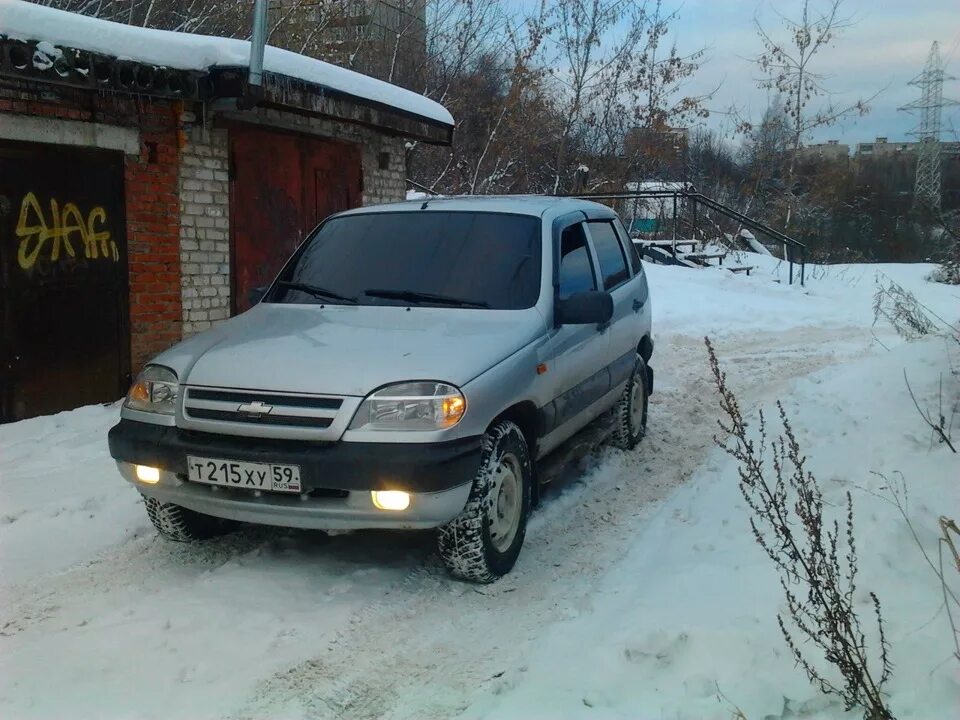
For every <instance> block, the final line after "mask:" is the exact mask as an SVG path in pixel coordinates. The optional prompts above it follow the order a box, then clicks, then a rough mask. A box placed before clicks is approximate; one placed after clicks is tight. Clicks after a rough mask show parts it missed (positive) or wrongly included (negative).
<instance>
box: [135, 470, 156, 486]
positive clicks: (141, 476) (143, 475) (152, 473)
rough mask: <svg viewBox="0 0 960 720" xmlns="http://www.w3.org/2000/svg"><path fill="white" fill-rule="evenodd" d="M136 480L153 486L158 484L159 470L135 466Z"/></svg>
mask: <svg viewBox="0 0 960 720" xmlns="http://www.w3.org/2000/svg"><path fill="white" fill-rule="evenodd" d="M137 480H140V481H141V482H145V483H150V484H151V485H155V484H156V483H158V482H160V468H155V467H150V466H149V465H137Z"/></svg>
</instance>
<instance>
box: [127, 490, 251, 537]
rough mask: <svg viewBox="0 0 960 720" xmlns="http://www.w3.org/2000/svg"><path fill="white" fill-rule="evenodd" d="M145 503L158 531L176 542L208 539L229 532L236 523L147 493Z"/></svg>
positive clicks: (151, 520) (144, 497) (144, 498)
mask: <svg viewBox="0 0 960 720" xmlns="http://www.w3.org/2000/svg"><path fill="white" fill-rule="evenodd" d="M143 504H144V505H145V506H146V508H147V515H148V516H149V517H150V522H152V523H153V526H154V527H155V528H156V529H157V532H158V533H160V535H162V536H163V537H165V538H166V539H167V540H173V541H174V542H196V541H198V540H207V539H208V538H212V537H216V536H217V535H223V534H225V533H228V532H230V531H231V530H233V529H234V527H235V523H232V522H230V521H229V520H222V519H221V518H216V517H212V516H210V515H204V514H202V513H198V512H194V511H193V510H188V509H187V508H185V507H181V506H180V505H175V504H173V503H165V502H160V501H159V500H157V499H156V498H152V497H147V496H146V495H144V496H143Z"/></svg>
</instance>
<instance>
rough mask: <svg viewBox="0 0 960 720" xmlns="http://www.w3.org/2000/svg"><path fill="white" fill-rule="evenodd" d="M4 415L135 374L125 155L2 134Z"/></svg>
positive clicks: (116, 387)
mask: <svg viewBox="0 0 960 720" xmlns="http://www.w3.org/2000/svg"><path fill="white" fill-rule="evenodd" d="M0 285H2V287H0V323H2V327H0V337H2V343H0V421H3V422H9V421H13V420H20V419H23V418H28V417H34V416H36V415H43V414H48V413H53V412H58V411H60V410H66V409H70V408H74V407H78V406H80V405H86V404H90V403H97V402H108V401H112V400H116V399H117V398H119V397H120V396H121V395H123V393H124V391H125V390H126V388H127V386H128V384H129V381H130V337H129V315H128V303H129V298H128V290H127V242H126V219H125V215H124V186H123V155H122V154H121V153H119V152H109V151H103V150H87V149H81V148H71V147H64V146H57V145H40V144H33V143H14V142H0Z"/></svg>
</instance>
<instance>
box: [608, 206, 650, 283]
mask: <svg viewBox="0 0 960 720" xmlns="http://www.w3.org/2000/svg"><path fill="white" fill-rule="evenodd" d="M613 225H614V227H616V229H617V232H618V233H619V235H620V239H621V240H622V241H623V244H624V245H625V246H626V247H627V248H629V250H628V251H627V254H628V255H629V256H630V266H631V267H632V268H633V274H634V275H640V274H641V273H643V264H642V263H641V262H640V252H639V250H637V244H636V243H635V242H633V240H632V239H631V238H630V234H629V233H628V232H627V229H626V228H625V227H624V226H623V223H622V222H620V220H619V219H618V220H614V221H613Z"/></svg>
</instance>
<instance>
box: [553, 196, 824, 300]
mask: <svg viewBox="0 0 960 720" xmlns="http://www.w3.org/2000/svg"><path fill="white" fill-rule="evenodd" d="M570 197H576V198H581V199H583V200H613V201H617V200H619V201H627V202H629V201H637V200H659V201H665V200H667V201H671V202H672V205H673V217H672V220H673V222H672V226H673V227H672V235H673V242H674V246H673V254H674V256H676V254H677V253H676V241H677V227H678V224H679V222H680V220H681V215H680V213H681V211H682V210H683V208H682V207H681V203H683V202H685V203H686V205H687V208H688V209H689V210H690V211H691V214H692V220H687V221H688V222H690V224H691V227H692V228H694V230H696V228H697V226H698V222H697V209H698V208H699V207H700V206H703V207H704V208H705V209H706V210H712V211H714V212H716V213H719V214H720V215H723V216H726V217H728V218H730V219H731V220H735V221H737V222H738V223H739V224H740V225H741V226H742V227H745V228H747V229H749V230H750V231H752V232H754V233H759V234H760V235H763V236H765V237H767V238H770V239H771V240H774V241H775V242H777V243H778V244H780V245H782V246H783V255H784V257H783V259H784V260H785V261H786V262H787V263H788V265H789V283H790V284H791V285H792V284H793V278H794V267H793V266H794V264H796V265H798V266H799V280H800V284H801V285H803V284H804V280H805V274H806V273H805V270H806V259H807V246H806V245H804V244H803V243H802V242H800V241H799V240H795V239H794V238H792V237H790V236H789V235H786V234H784V233H782V232H780V231H779V230H776V229H774V228H772V227H770V226H769V225H766V224H765V223H762V222H760V221H759V220H754V219H753V218H751V217H749V216H748V215H744V214H743V213H741V212H739V211H738V210H734V209H733V208H732V207H729V206H727V205H724V204H723V203H721V202H719V201H717V200H714V199H713V198H711V197H707V196H706V195H704V194H703V193H699V192H696V191H693V190H637V191H634V192H623V193H578V194H575V195H571V196H570Z"/></svg>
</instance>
